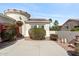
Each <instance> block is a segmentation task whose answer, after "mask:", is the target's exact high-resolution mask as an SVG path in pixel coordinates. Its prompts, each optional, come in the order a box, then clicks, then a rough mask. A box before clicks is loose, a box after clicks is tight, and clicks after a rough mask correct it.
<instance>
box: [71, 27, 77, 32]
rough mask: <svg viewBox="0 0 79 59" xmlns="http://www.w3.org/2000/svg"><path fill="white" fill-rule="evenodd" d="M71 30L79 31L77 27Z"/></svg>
mask: <svg viewBox="0 0 79 59" xmlns="http://www.w3.org/2000/svg"><path fill="white" fill-rule="evenodd" d="M71 31H79V27H77V28H73V29H71Z"/></svg>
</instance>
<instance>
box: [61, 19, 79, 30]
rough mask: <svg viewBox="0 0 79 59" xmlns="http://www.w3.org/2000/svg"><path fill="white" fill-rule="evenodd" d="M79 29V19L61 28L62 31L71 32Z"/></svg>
mask: <svg viewBox="0 0 79 59" xmlns="http://www.w3.org/2000/svg"><path fill="white" fill-rule="evenodd" d="M76 27H79V19H69V20H67V21H66V22H65V23H64V24H63V25H62V27H61V29H60V30H61V31H70V30H72V29H73V28H76Z"/></svg>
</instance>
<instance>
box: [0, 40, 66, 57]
mask: <svg viewBox="0 0 79 59" xmlns="http://www.w3.org/2000/svg"><path fill="white" fill-rule="evenodd" d="M0 55H3V56H67V53H66V51H65V50H64V49H63V48H62V47H60V46H59V45H57V43H55V42H53V41H48V40H24V39H22V40H18V41H17V42H16V43H15V44H13V45H10V46H8V47H6V48H3V49H1V50H0Z"/></svg>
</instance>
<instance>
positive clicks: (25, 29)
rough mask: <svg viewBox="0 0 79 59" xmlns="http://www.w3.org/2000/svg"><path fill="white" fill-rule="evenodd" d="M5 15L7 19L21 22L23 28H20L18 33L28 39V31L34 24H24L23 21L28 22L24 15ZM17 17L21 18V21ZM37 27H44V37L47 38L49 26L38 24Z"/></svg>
mask: <svg viewBox="0 0 79 59" xmlns="http://www.w3.org/2000/svg"><path fill="white" fill-rule="evenodd" d="M6 15H7V16H9V17H12V18H13V19H15V20H16V21H22V22H23V26H22V28H20V29H21V30H20V32H21V34H22V35H23V36H24V37H29V34H28V31H29V29H30V28H31V26H32V25H34V24H35V23H31V24H27V23H25V22H24V21H27V20H28V18H27V17H26V16H25V15H21V14H16V13H8V14H6ZM19 17H21V18H22V20H20V18H19ZM39 25H44V28H45V30H46V37H49V24H46V23H45V24H44V23H39Z"/></svg>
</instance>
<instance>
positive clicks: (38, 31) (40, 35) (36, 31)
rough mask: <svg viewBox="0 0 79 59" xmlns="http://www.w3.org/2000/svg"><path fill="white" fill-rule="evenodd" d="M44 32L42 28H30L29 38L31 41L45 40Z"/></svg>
mask: <svg viewBox="0 0 79 59" xmlns="http://www.w3.org/2000/svg"><path fill="white" fill-rule="evenodd" d="M45 35H46V31H45V30H44V29H43V28H31V29H30V30H29V36H30V38H31V39H33V40H43V39H45Z"/></svg>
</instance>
